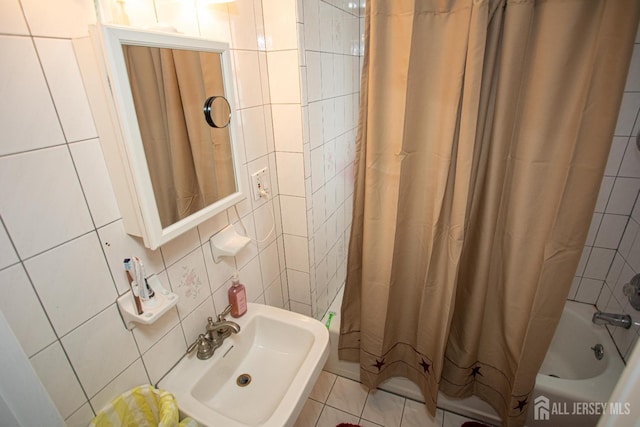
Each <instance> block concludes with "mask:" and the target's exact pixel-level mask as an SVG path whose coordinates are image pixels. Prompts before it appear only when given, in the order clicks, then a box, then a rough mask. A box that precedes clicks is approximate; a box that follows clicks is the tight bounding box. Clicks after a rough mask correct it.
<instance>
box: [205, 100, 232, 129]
mask: <svg viewBox="0 0 640 427" xmlns="http://www.w3.org/2000/svg"><path fill="white" fill-rule="evenodd" d="M203 110H204V119H205V120H206V121H207V123H208V124H209V126H211V127H212V128H226V127H227V126H229V122H230V121H231V105H229V101H227V98H225V97H224V96H210V97H209V98H207V100H206V101H205V102H204V108H203Z"/></svg>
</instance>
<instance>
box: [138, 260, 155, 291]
mask: <svg viewBox="0 0 640 427" xmlns="http://www.w3.org/2000/svg"><path fill="white" fill-rule="evenodd" d="M133 260H134V266H135V267H136V274H137V277H138V283H139V284H140V285H139V286H142V287H143V288H144V295H145V296H144V297H143V298H142V299H143V300H145V301H148V300H151V299H152V298H153V297H154V296H155V292H153V289H151V287H150V286H149V284H148V283H147V275H146V273H145V271H144V264H143V263H142V261H141V260H140V258H138V257H137V256H136V257H133Z"/></svg>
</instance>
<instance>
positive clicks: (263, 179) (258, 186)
mask: <svg viewBox="0 0 640 427" xmlns="http://www.w3.org/2000/svg"><path fill="white" fill-rule="evenodd" d="M260 190H264V191H268V190H269V175H267V168H262V169H260V170H258V171H256V172H254V173H252V174H251V191H252V192H253V200H260V197H262V195H261V194H260Z"/></svg>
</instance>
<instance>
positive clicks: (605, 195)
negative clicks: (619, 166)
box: [594, 176, 616, 212]
mask: <svg viewBox="0 0 640 427" xmlns="http://www.w3.org/2000/svg"><path fill="white" fill-rule="evenodd" d="M615 181H616V179H615V178H614V177H611V176H605V177H604V178H602V183H601V184H600V191H599V192H598V200H597V201H596V207H595V209H594V211H595V212H604V211H605V210H606V208H607V203H608V202H609V196H610V195H611V190H612V189H613V184H614V183H615Z"/></svg>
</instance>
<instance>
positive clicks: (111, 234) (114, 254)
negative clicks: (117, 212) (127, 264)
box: [98, 220, 164, 294]
mask: <svg viewBox="0 0 640 427" xmlns="http://www.w3.org/2000/svg"><path fill="white" fill-rule="evenodd" d="M98 235H99V237H100V241H101V242H102V248H103V250H104V253H105V255H106V257H107V262H108V263H109V269H110V270H111V274H112V275H113V279H114V281H115V283H116V287H117V288H118V293H119V294H123V293H125V292H127V291H128V290H129V281H128V280H127V276H126V274H125V272H124V263H123V262H124V258H131V257H133V256H137V257H139V258H140V259H141V260H142V263H143V264H144V267H145V271H146V273H147V275H150V274H156V273H160V272H161V271H162V270H164V264H163V262H162V255H161V254H160V251H152V250H149V249H146V248H145V247H144V245H143V244H142V240H140V239H138V238H135V237H133V236H130V235H128V234H127V233H126V232H125V231H124V226H123V224H122V220H119V221H116V222H112V223H111V224H109V225H106V226H104V227H102V228H100V229H99V230H98Z"/></svg>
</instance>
